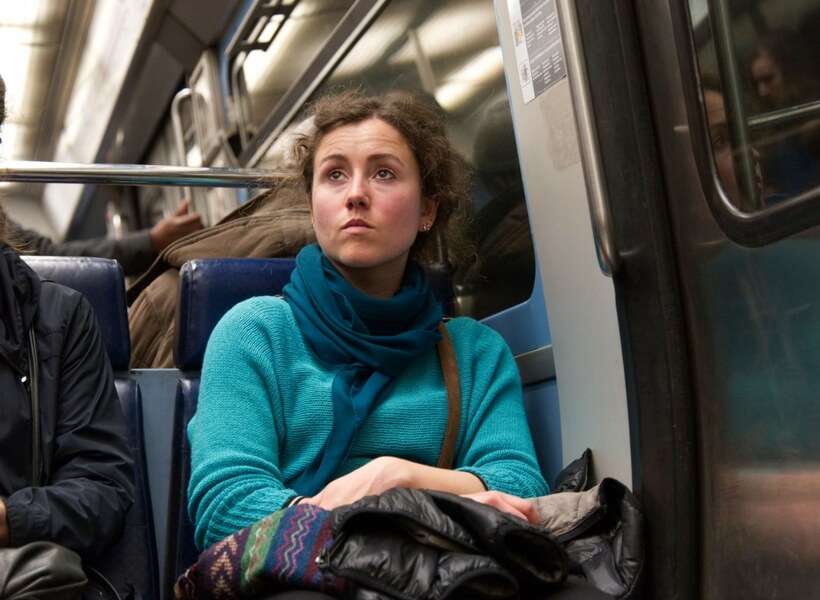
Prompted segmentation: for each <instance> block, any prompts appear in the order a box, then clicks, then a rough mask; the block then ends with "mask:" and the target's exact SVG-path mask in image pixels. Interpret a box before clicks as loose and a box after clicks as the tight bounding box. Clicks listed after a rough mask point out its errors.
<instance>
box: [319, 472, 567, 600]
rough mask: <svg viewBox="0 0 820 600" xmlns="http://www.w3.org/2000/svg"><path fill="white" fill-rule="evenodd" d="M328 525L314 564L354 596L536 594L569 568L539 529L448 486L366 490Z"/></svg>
mask: <svg viewBox="0 0 820 600" xmlns="http://www.w3.org/2000/svg"><path fill="white" fill-rule="evenodd" d="M331 529H332V531H333V533H334V543H333V545H332V546H330V548H328V549H327V551H324V552H322V553H321V554H320V556H319V558H318V561H317V563H318V565H319V567H320V568H321V569H323V570H326V571H328V572H330V573H333V575H335V576H337V577H342V578H345V579H346V580H347V582H348V591H349V594H348V596H347V597H350V598H354V599H355V600H370V599H375V598H400V599H408V600H409V599H414V600H419V599H427V598H430V599H432V598H470V599H476V600H477V599H493V598H519V597H522V598H534V597H538V598H540V597H543V596H545V595H548V594H549V593H550V592H552V591H555V590H556V589H558V588H559V587H560V586H561V585H562V584H563V583H564V580H565V578H566V575H567V561H566V556H565V554H564V551H563V549H562V548H561V546H560V545H559V543H558V542H557V541H556V540H555V539H554V538H553V537H552V536H551V535H550V533H549V532H547V531H546V530H545V529H544V528H542V527H536V526H534V525H530V524H528V523H526V522H525V521H523V520H521V519H519V518H517V517H513V516H511V515H509V514H507V513H503V512H501V511H498V510H496V509H495V508H492V507H490V506H487V505H485V504H480V503H478V502H475V501H473V500H470V499H467V498H463V497H460V496H456V495H454V494H448V493H446V492H435V491H425V490H415V489H407V488H395V489H392V490H387V491H386V492H384V493H382V494H381V495H378V496H368V497H366V498H362V499H361V500H359V501H357V502H355V503H353V504H350V505H346V506H342V507H339V508H336V509H334V510H333V511H331Z"/></svg>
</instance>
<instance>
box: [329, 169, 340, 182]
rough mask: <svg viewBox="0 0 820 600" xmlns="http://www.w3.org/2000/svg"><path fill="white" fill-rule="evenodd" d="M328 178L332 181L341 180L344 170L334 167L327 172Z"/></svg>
mask: <svg viewBox="0 0 820 600" xmlns="http://www.w3.org/2000/svg"><path fill="white" fill-rule="evenodd" d="M327 178H328V179H330V180H331V181H339V180H340V179H341V178H342V172H341V171H339V170H338V169H333V170H332V171H330V173H328V174H327Z"/></svg>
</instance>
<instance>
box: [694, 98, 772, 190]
mask: <svg viewBox="0 0 820 600" xmlns="http://www.w3.org/2000/svg"><path fill="white" fill-rule="evenodd" d="M703 97H704V100H705V101H706V115H707V117H708V120H709V131H710V134H711V137H712V149H713V150H714V153H715V163H716V166H717V171H718V176H719V177H720V181H721V183H722V184H723V189H724V190H725V191H726V195H727V196H728V197H729V199H730V200H731V201H732V202H733V203H734V204H735V206H741V201H742V198H743V193H742V192H741V191H740V188H739V186H738V181H737V176H736V173H735V162H734V159H733V158H732V146H731V143H730V141H729V125H728V123H727V122H726V108H725V106H724V104H723V96H722V95H721V94H719V93H718V92H715V91H714V90H706V91H705V93H704V95H703ZM752 166H753V168H754V170H755V173H754V175H755V184H756V193H757V194H758V195H761V194H762V193H763V176H762V173H761V171H760V154H759V153H758V151H757V150H755V149H754V148H752Z"/></svg>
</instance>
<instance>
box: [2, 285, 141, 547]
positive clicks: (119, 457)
mask: <svg viewBox="0 0 820 600" xmlns="http://www.w3.org/2000/svg"><path fill="white" fill-rule="evenodd" d="M69 298H70V299H71V300H72V301H73V306H71V307H70V311H69V312H68V317H67V319H66V321H65V334H64V336H63V339H62V344H61V345H60V344H58V345H57V346H59V347H58V348H57V349H56V350H55V351H54V352H53V353H52V354H53V355H49V353H48V351H46V353H45V354H46V355H45V356H40V357H39V358H40V362H41V363H42V365H43V374H42V377H43V378H44V377H46V376H49V375H48V374H49V373H51V375H50V376H51V377H56V378H57V381H56V385H57V386H58V387H57V390H58V391H57V397H56V403H54V404H45V403H44V406H43V410H44V411H45V410H47V409H48V410H50V411H51V412H54V413H56V414H53V415H52V414H46V413H45V412H44V414H43V417H44V418H43V423H44V427H45V428H53V431H52V432H45V431H44V436H45V437H46V438H48V437H50V435H51V436H53V437H52V438H51V447H50V448H46V449H45V450H44V453H43V454H44V473H46V474H47V481H46V482H45V483H44V485H42V486H40V487H33V488H32V487H27V488H23V489H21V490H18V491H17V492H15V493H13V494H11V495H10V496H9V497H8V498H6V499H5V504H6V511H7V518H8V522H9V532H10V538H11V540H10V541H11V545H12V546H20V545H22V544H25V543H28V542H31V541H35V540H51V541H54V542H56V543H59V544H62V545H64V546H66V547H68V548H70V549H72V550H75V551H77V552H78V553H80V554H81V555H82V556H84V557H86V558H87V557H91V556H94V555H97V554H99V553H101V552H104V551H105V550H106V549H107V548H109V547H111V546H112V545H113V544H114V543H115V542H116V541H117V540H118V539H119V537H120V535H121V533H122V527H123V524H124V522H125V515H126V513H127V512H128V509H129V508H130V506H131V504H132V503H133V498H134V483H133V481H134V464H133V457H132V455H131V451H130V449H129V447H128V442H127V439H128V438H127V435H126V429H125V419H124V417H123V413H122V408H121V405H120V402H119V398H118V397H117V393H116V389H115V387H114V377H113V373H112V371H111V365H110V363H109V361H108V356H107V355H106V352H105V348H104V346H103V341H102V337H101V335H100V332H99V328H98V325H97V321H96V318H95V316H94V314H93V311H92V308H91V306H90V305H89V304H88V301H87V300H86V299H85V298H84V297H82V296H81V295H79V294H73V295H72V296H70V297H69ZM64 299H65V296H64V297H63V300H64ZM49 308H50V307H49V306H47V305H44V304H42V303H41V306H40V310H49ZM52 309H53V308H52ZM52 335H57V334H56V333H53V334H52ZM52 346H54V344H47V348H50V347H52ZM38 347H39V344H38ZM48 361H59V362H58V368H55V369H51V368H50V366H54V365H53V363H52V365H49V364H47V363H48ZM51 383H52V384H55V382H51ZM47 386H48V382H45V381H43V387H47Z"/></svg>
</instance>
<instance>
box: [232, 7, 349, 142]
mask: <svg viewBox="0 0 820 600" xmlns="http://www.w3.org/2000/svg"><path fill="white" fill-rule="evenodd" d="M353 3H354V0H285V1H282V2H270V1H267V2H265V1H261V0H256V1H255V2H254V5H253V6H252V7H251V8H250V9H249V10H248V12H247V15H246V18H245V20H244V22H243V24H242V25H241V26H240V28H239V30H238V31H237V32H236V34H235V36H234V39H233V40H232V41H231V43H230V45H229V47H228V54H229V55H230V59H231V60H230V67H229V68H230V88H231V98H232V107H231V108H232V110H233V114H234V117H235V119H236V122H237V125H238V127H239V135H240V139H241V141H242V146H243V147H244V146H246V145H247V143H248V140H250V139H251V138H253V136H254V134H255V133H256V131H258V130H259V127H260V125H261V124H262V122H263V121H264V120H265V118H266V117H267V116H268V115H269V114H270V112H271V110H272V109H273V108H274V107H275V106H276V105H277V103H278V102H279V101H280V100H281V99H282V97H283V96H284V95H285V92H287V90H288V89H289V88H290V87H291V85H292V84H293V83H294V82H295V81H296V80H297V79H298V78H299V77H300V76H301V75H302V73H303V72H304V71H305V70H306V68H307V66H308V65H309V64H310V63H311V62H312V61H313V59H314V58H315V57H316V55H317V53H318V52H319V50H321V48H322V45H323V44H324V42H325V40H326V39H327V38H328V36H329V35H330V33H331V32H332V31H333V29H334V28H335V27H336V25H338V23H339V21H341V19H342V17H343V16H344V15H345V13H346V12H347V11H348V9H349V8H350V7H351V6H352V5H353Z"/></svg>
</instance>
